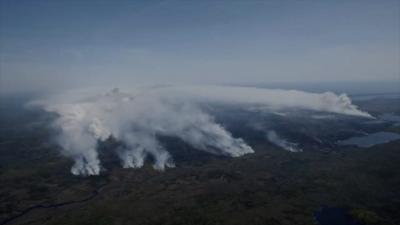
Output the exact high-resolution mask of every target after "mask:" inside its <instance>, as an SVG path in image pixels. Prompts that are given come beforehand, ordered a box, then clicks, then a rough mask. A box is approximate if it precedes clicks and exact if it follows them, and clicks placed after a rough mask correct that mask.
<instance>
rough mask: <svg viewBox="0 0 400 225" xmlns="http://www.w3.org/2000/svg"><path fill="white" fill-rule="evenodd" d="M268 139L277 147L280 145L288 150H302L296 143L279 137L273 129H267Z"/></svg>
mask: <svg viewBox="0 0 400 225" xmlns="http://www.w3.org/2000/svg"><path fill="white" fill-rule="evenodd" d="M267 138H268V141H270V142H272V143H273V144H275V145H276V146H278V147H281V148H283V149H285V150H287V151H289V152H302V151H303V150H302V149H301V148H299V147H298V146H297V144H296V143H293V142H289V141H287V140H285V139H283V138H281V137H279V136H278V135H277V134H276V132H275V131H268V133H267Z"/></svg>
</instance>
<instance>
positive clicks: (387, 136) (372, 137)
mask: <svg viewBox="0 0 400 225" xmlns="http://www.w3.org/2000/svg"><path fill="white" fill-rule="evenodd" d="M398 139H400V134H397V133H392V132H377V133H372V134H368V135H367V136H362V137H352V138H349V139H346V140H341V141H338V142H337V144H338V145H356V146H358V147H361V148H368V147H371V146H374V145H377V144H383V143H388V142H391V141H395V140H398Z"/></svg>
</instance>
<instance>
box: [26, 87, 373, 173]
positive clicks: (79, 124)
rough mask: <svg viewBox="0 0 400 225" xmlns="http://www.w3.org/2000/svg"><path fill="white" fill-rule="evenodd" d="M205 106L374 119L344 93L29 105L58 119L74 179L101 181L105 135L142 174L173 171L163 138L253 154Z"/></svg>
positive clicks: (202, 92)
mask: <svg viewBox="0 0 400 225" xmlns="http://www.w3.org/2000/svg"><path fill="white" fill-rule="evenodd" d="M99 93H100V94H99ZM205 102H207V103H208V102H213V103H220V104H239V105H243V107H248V108H251V107H263V109H273V110H276V109H285V108H303V109H310V110H316V111H323V112H331V113H341V114H347V115H354V116H363V117H371V116H370V115H369V114H368V113H366V112H362V111H360V110H358V109H357V107H356V106H355V105H353V104H352V103H351V101H350V99H349V98H348V97H347V96H346V95H344V94H343V95H339V96H337V95H335V94H333V93H330V92H327V93H323V94H315V93H307V92H302V91H293V90H291V91H286V90H268V89H258V88H243V87H220V86H181V87H176V86H174V87H173V86H169V87H153V88H136V89H133V90H131V92H129V93H128V92H121V91H119V90H118V89H114V90H112V91H111V92H105V93H104V92H99V91H71V92H68V93H63V94H62V95H60V96H53V97H50V98H48V99H44V100H40V101H35V102H33V103H32V104H35V105H40V106H42V107H43V108H44V109H45V110H47V111H49V112H54V113H56V114H58V116H59V117H58V119H57V120H56V121H55V125H56V126H57V127H58V128H59V129H60V130H61V134H60V136H59V137H58V139H57V140H58V143H59V144H60V145H61V147H62V148H63V154H64V155H65V156H67V157H69V158H72V159H73V160H74V162H75V163H74V165H73V166H72V168H71V172H72V173H73V174H74V175H98V174H99V173H100V169H101V162H100V160H99V157H98V152H97V146H96V145H97V142H98V140H101V141H104V140H106V139H107V138H109V137H110V136H112V137H113V138H115V139H117V140H119V141H121V142H123V143H124V147H123V148H122V147H121V148H118V149H116V150H115V151H116V154H117V155H118V156H119V157H120V159H121V164H122V166H123V167H124V168H139V167H142V166H143V164H144V162H145V159H146V157H147V156H152V157H153V158H154V165H153V167H154V168H155V169H157V170H164V169H165V168H166V167H174V166H175V164H174V161H173V158H172V156H171V155H170V153H169V152H168V151H167V150H166V149H165V148H164V147H163V146H162V144H161V143H160V142H159V141H158V139H157V137H158V136H160V135H161V136H171V137H177V138H179V139H181V140H183V141H185V142H186V143H188V144H190V145H191V146H193V147H195V148H196V149H199V150H203V151H206V152H210V153H213V154H220V155H226V156H231V157H238V156H242V155H244V154H248V153H253V152H254V151H253V149H252V148H251V147H250V146H249V145H247V144H246V143H245V142H244V141H243V140H242V139H241V138H234V137H232V135H231V134H230V133H229V131H227V130H226V129H225V128H224V127H222V126H221V125H219V124H218V123H216V122H215V121H214V118H213V117H212V116H211V115H209V114H208V113H206V112H205V111H204V110H202V109H201V103H205ZM268 139H269V140H270V141H271V142H273V143H275V144H276V145H278V146H280V147H282V148H284V149H287V150H289V151H299V149H297V148H296V146H295V145H294V144H293V143H290V142H287V141H285V140H283V139H280V138H279V137H278V136H277V135H276V133H274V132H270V133H269V134H268Z"/></svg>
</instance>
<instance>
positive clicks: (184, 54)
mask: <svg viewBox="0 0 400 225" xmlns="http://www.w3.org/2000/svg"><path fill="white" fill-rule="evenodd" d="M0 2H1V3H0V10H1V11H0V54H1V55H0V78H1V79H0V86H1V88H2V89H8V90H10V91H11V90H15V91H18V90H36V89H39V90H40V89H52V88H71V87H81V86H96V85H101V86H105V85H110V86H111V85H112V86H118V85H122V84H123V85H125V86H129V85H138V84H163V83H207V84H208V83H257V82H263V83H267V82H276V81H292V82H315V81H337V80H341V81H346V80H351V81H364V82H365V81H370V80H396V81H399V80H400V66H399V61H400V1H391V0H385V1H361V0H360V1H247V0H246V1H245V0H241V1H239V0H230V1H190V0H186V1H174V0H172V1H168V0H166V1H148V0H147V1H128V0H121V1H111V0H108V1H103V0H99V1H94V0H83V1H78V0H72V1H40V0H38V1H12V0H0Z"/></svg>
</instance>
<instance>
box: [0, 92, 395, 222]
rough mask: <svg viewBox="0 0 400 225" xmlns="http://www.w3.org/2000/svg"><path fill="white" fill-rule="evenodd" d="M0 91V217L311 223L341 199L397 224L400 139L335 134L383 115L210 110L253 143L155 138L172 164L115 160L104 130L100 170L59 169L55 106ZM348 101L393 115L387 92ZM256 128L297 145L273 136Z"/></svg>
mask: <svg viewBox="0 0 400 225" xmlns="http://www.w3.org/2000/svg"><path fill="white" fill-rule="evenodd" d="M1 101H2V104H1V111H0V112H1V116H0V118H1V122H0V124H1V125H0V154H1V157H0V183H1V186H0V224H49V225H50V224H57V225H61V224H75V225H80V224H82V225H83V224H96V225H101V224H104V225H108V224H140V225H145V224H149V225H150V224H160V225H161V224H163V225H168V224H169V225H173V224H183V225H188V224H270V225H274V224H282V225H283V224H318V221H317V220H316V218H315V213H316V212H317V211H318V210H320V209H321V207H324V206H328V207H336V208H341V209H346V212H348V213H349V214H351V218H352V220H353V219H354V224H393V225H394V224H400V216H399V215H398V212H399V211H400V176H399V174H398V171H399V170H400V163H399V162H400V152H399V146H400V140H397V141H392V142H388V143H384V144H378V145H374V146H372V147H369V148H359V147H357V146H339V145H337V144H336V142H337V141H338V140H342V139H345V138H348V137H351V136H355V134H357V132H358V133H360V132H367V133H372V132H377V131H390V132H395V133H400V129H399V128H400V126H398V125H396V123H394V122H387V121H383V122H380V123H370V121H364V120H360V119H357V118H353V117H349V116H337V115H334V114H323V115H320V114H316V115H317V116H319V117H314V118H310V112H307V111H300V110H295V111H290V112H285V113H286V115H292V116H290V117H286V119H280V118H282V114H280V113H278V114H271V113H270V114H268V113H267V114H263V113H261V114H260V113H259V112H254V111H242V110H239V109H237V108H219V109H210V110H214V114H215V115H216V120H217V121H218V122H219V123H220V124H222V125H223V126H224V127H226V128H227V129H228V130H229V131H230V132H232V134H233V135H234V136H236V137H242V138H243V139H245V140H246V142H247V143H248V144H249V145H250V146H252V148H253V149H254V150H255V153H254V154H248V155H245V156H242V157H238V158H231V157H224V156H217V155H212V154H209V153H206V152H202V151H198V150H196V149H193V148H192V147H190V146H189V145H187V144H185V143H184V142H182V141H180V140H179V139H176V138H170V137H161V139H162V142H163V143H164V145H165V146H166V148H167V149H168V151H169V152H170V153H171V155H173V156H174V160H175V163H176V167H175V168H170V169H167V170H165V171H163V172H161V171H156V170H154V169H153V168H152V167H151V165H150V163H146V164H145V166H144V167H143V168H138V169H123V168H121V167H120V166H119V161H118V159H117V157H116V156H115V154H112V153H111V151H110V149H112V148H115V146H117V145H118V144H119V143H116V142H115V140H112V139H108V140H107V141H105V142H102V143H99V148H100V154H101V155H100V158H101V159H102V161H103V166H104V169H103V171H102V173H101V175H99V176H89V177H81V176H73V175H72V174H70V172H69V168H70V166H71V164H72V161H70V160H68V159H66V158H65V157H63V156H62V155H61V154H60V151H59V146H57V145H56V144H55V142H54V141H53V138H54V132H56V131H55V130H54V128H53V127H52V126H51V123H50V121H52V120H53V119H54V117H55V115H53V114H50V113H45V112H43V111H41V110H38V109H29V108H26V107H25V106H24V103H26V102H27V101H28V99H27V98H26V97H24V96H22V97H14V98H6V99H1ZM355 103H356V104H357V105H359V106H360V108H361V109H362V110H364V111H367V112H369V113H371V114H372V115H373V116H375V117H377V118H379V117H380V116H381V115H383V114H385V113H392V114H396V115H399V114H400V104H399V103H400V100H399V99H398V98H384V97H382V96H376V97H373V98H368V99H363V100H359V101H356V102H355ZM332 117H334V119H331V118H332ZM321 118H322V119H321ZM321 120H322V121H321ZM378 120H379V119H378ZM245 121H247V122H245ZM321 123H323V124H325V125H324V126H321ZM265 129H272V130H274V131H276V132H277V133H278V134H279V135H281V136H283V137H285V138H286V139H288V140H289V141H291V142H294V143H296V144H297V145H298V146H299V147H300V148H301V149H302V150H303V151H302V152H289V151H285V150H283V149H282V148H280V147H278V146H276V145H274V144H273V143H271V142H270V141H268V140H267V138H266V132H267V130H265ZM358 135H360V134H358ZM321 139H322V140H324V141H322V142H321V141H320V140H321ZM149 160H151V159H149ZM332 224H333V223H332ZM349 224H350V223H349Z"/></svg>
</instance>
